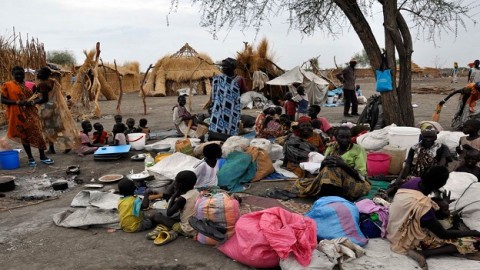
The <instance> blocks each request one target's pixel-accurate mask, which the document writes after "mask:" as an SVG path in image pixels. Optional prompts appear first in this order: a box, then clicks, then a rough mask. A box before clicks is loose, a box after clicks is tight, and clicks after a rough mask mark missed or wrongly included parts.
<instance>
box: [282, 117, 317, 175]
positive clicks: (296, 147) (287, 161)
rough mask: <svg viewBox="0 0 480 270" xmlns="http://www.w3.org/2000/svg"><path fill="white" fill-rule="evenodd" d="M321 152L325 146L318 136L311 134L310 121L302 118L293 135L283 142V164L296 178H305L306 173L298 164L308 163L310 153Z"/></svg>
mask: <svg viewBox="0 0 480 270" xmlns="http://www.w3.org/2000/svg"><path fill="white" fill-rule="evenodd" d="M323 151H325V146H324V145H323V141H322V138H321V137H320V135H319V134H317V133H315V132H313V127H312V121H311V120H310V118H309V117H306V116H302V117H300V118H299V119H298V126H297V128H295V129H294V133H293V134H291V135H289V136H288V137H287V139H286V140H285V144H284V146H283V154H284V160H283V164H284V166H286V168H287V170H289V171H291V172H293V173H294V174H296V175H297V176H298V177H305V175H306V172H305V171H304V170H302V169H301V168H300V163H301V162H306V161H308V154H309V153H310V152H319V153H323Z"/></svg>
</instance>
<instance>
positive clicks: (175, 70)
mask: <svg viewBox="0 0 480 270" xmlns="http://www.w3.org/2000/svg"><path fill="white" fill-rule="evenodd" d="M220 73H221V72H220V70H219V69H218V68H217V67H216V66H215V65H214V64H213V62H212V59H211V58H210V57H209V56H208V55H206V54H202V53H197V52H196V51H195V50H194V49H193V48H192V47H190V45H188V43H185V45H184V46H183V47H182V48H181V49H180V50H179V51H178V52H176V53H175V54H173V55H166V56H164V57H163V58H162V59H160V60H158V61H157V63H156V64H155V67H154V68H153V69H152V72H151V73H150V74H149V76H148V80H147V82H146V84H145V92H146V95H147V96H160V97H163V96H176V95H178V93H177V91H178V90H180V89H185V88H186V89H191V88H193V89H195V90H196V92H197V94H207V95H209V94H210V92H211V84H210V79H211V78H212V77H213V76H215V75H218V74H220Z"/></svg>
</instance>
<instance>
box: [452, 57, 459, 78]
mask: <svg viewBox="0 0 480 270" xmlns="http://www.w3.org/2000/svg"><path fill="white" fill-rule="evenodd" d="M452 77H453V78H452V83H458V63H457V62H454V63H453V70H452Z"/></svg>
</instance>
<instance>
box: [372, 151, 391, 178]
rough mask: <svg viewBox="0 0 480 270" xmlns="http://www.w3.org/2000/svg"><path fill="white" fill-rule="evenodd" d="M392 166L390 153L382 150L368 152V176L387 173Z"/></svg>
mask: <svg viewBox="0 0 480 270" xmlns="http://www.w3.org/2000/svg"><path fill="white" fill-rule="evenodd" d="M388 166H390V155H389V154H386V153H381V152H373V153H368V155H367V174H368V176H377V175H387V174H388Z"/></svg>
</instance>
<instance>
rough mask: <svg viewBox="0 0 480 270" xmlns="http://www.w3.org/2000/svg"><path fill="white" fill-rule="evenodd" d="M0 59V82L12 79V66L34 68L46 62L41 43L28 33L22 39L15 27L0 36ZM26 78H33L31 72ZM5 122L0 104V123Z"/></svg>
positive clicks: (3, 123)
mask: <svg viewBox="0 0 480 270" xmlns="http://www.w3.org/2000/svg"><path fill="white" fill-rule="evenodd" d="M0 59H2V60H1V61H0V84H3V83H4V82H6V81H8V80H11V79H12V77H11V71H12V68H13V67H14V66H21V67H23V68H26V69H33V70H36V69H39V68H40V67H43V66H45V65H46V64H47V59H46V53H45V48H44V46H43V43H41V42H39V41H38V39H36V38H33V37H29V36H28V35H26V38H25V40H24V39H23V37H22V35H21V33H17V32H15V28H14V29H13V33H12V34H11V35H10V36H0ZM26 79H30V80H33V79H34V76H33V74H28V73H27V78H26ZM5 124H6V119H5V113H4V108H3V107H1V106H0V125H5Z"/></svg>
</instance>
